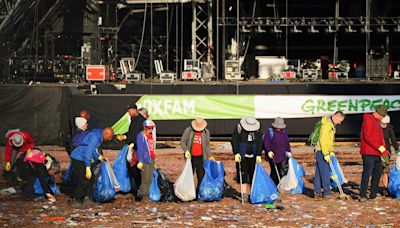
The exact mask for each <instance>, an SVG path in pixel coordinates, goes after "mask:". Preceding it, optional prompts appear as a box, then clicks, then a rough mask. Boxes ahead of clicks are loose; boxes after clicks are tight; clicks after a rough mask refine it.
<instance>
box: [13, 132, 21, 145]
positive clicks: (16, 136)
mask: <svg viewBox="0 0 400 228" xmlns="http://www.w3.org/2000/svg"><path fill="white" fill-rule="evenodd" d="M11 140H12V144H13V145H14V146H15V147H21V146H22V145H23V144H24V137H23V136H22V135H21V134H20V133H15V134H14V135H13V136H12V137H11Z"/></svg>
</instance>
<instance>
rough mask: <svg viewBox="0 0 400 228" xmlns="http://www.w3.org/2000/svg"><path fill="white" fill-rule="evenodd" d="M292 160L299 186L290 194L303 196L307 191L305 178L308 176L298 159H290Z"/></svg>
mask: <svg viewBox="0 0 400 228" xmlns="http://www.w3.org/2000/svg"><path fill="white" fill-rule="evenodd" d="M289 159H291V160H292V164H293V168H294V172H295V174H296V178H297V186H296V188H294V189H292V190H290V192H289V194H303V193H304V191H305V190H306V187H305V186H304V182H303V177H305V176H306V173H305V172H304V169H303V166H301V165H300V164H299V163H298V162H297V161H296V159H294V158H289Z"/></svg>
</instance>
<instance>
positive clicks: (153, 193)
mask: <svg viewBox="0 0 400 228" xmlns="http://www.w3.org/2000/svg"><path fill="white" fill-rule="evenodd" d="M149 198H150V200H151V201H153V202H158V201H160V199H161V191H160V188H159V187H158V172H157V170H156V169H154V171H153V180H152V181H151V184H150V189H149Z"/></svg>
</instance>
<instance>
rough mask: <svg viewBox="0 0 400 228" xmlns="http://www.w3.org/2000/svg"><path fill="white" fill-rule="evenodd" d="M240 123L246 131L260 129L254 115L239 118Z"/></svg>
mask: <svg viewBox="0 0 400 228" xmlns="http://www.w3.org/2000/svg"><path fill="white" fill-rule="evenodd" d="M240 125H242V127H243V129H244V130H246V131H257V130H259V129H260V122H259V121H258V120H256V119H255V118H254V117H251V116H245V117H243V118H242V119H241V120H240Z"/></svg>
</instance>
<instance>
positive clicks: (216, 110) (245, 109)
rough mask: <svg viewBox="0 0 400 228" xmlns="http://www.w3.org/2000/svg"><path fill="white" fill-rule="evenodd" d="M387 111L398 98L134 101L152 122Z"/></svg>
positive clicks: (124, 123) (398, 106)
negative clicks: (146, 111) (147, 114)
mask: <svg viewBox="0 0 400 228" xmlns="http://www.w3.org/2000/svg"><path fill="white" fill-rule="evenodd" d="M381 104H383V105H386V106H387V107H388V110H389V111H398V110H400V95H390V96H389V95H388V96H385V95H382V96H369V95H354V96H328V95H326V96H325V95H262V96H261V95H260V96H258V95H243V96H242V95H145V96H143V97H141V98H140V99H139V100H138V101H137V105H138V107H146V108H147V109H148V110H149V114H150V118H151V119H152V120H189V119H194V118H196V117H203V118H205V119H241V118H242V117H243V116H253V117H255V118H259V119H272V118H275V117H278V116H279V117H282V118H307V117H321V116H325V115H332V114H333V113H334V112H336V111H342V112H344V113H345V114H357V113H365V112H373V111H374V110H375V107H376V106H378V105H381ZM129 124H130V117H129V115H128V114H125V115H124V116H123V117H121V118H120V119H119V120H118V122H117V123H116V124H114V126H113V129H114V131H116V134H123V133H126V132H127V131H128V128H129Z"/></svg>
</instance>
